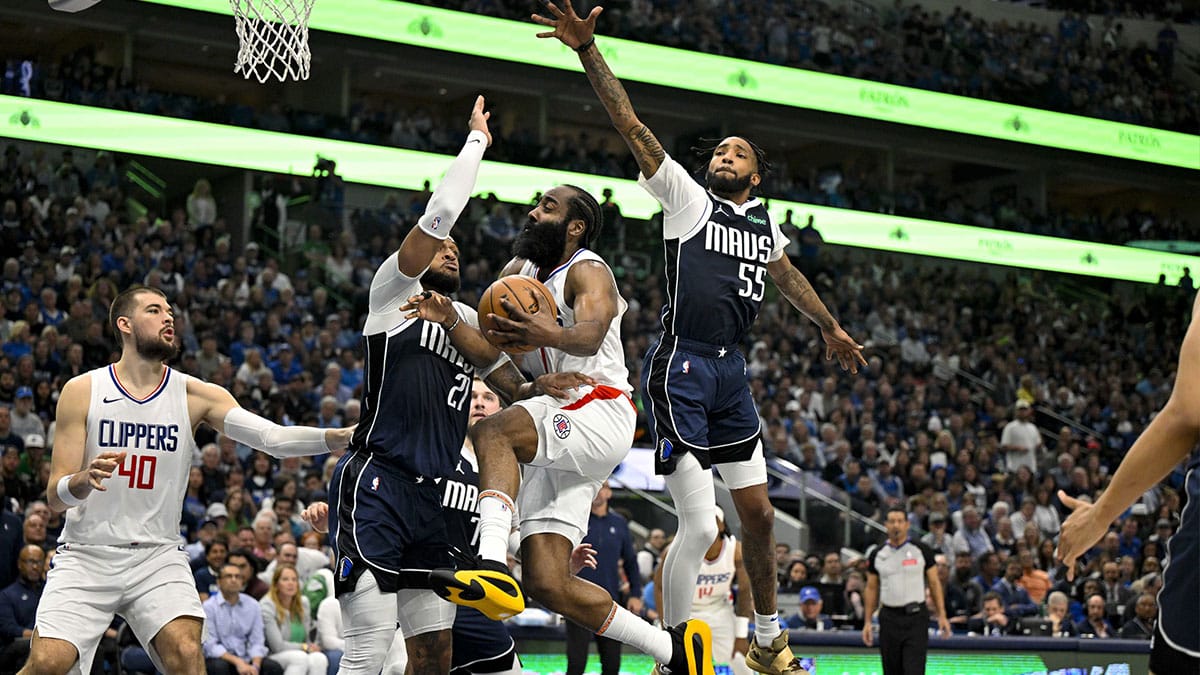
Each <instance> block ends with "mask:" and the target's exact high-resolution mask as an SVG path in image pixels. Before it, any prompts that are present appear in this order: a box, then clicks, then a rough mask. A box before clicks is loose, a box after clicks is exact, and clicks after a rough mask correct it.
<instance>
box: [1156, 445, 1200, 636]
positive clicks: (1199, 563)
mask: <svg viewBox="0 0 1200 675" xmlns="http://www.w3.org/2000/svg"><path fill="white" fill-rule="evenodd" d="M1183 491H1184V493H1185V494H1186V495H1187V504H1185V505H1184V507H1183V513H1182V514H1180V523H1179V530H1178V531H1176V532H1175V534H1174V535H1173V536H1172V537H1171V540H1170V541H1169V542H1167V552H1168V554H1169V555H1168V559H1167V560H1168V562H1167V567H1166V569H1164V570H1163V589H1162V592H1161V593H1159V594H1158V608H1159V629H1160V630H1161V631H1162V634H1163V636H1164V637H1166V639H1167V644H1169V645H1171V646H1172V647H1174V648H1175V649H1177V650H1180V651H1182V652H1184V653H1186V654H1188V655H1189V656H1194V657H1200V628H1197V626H1196V615H1197V611H1198V610H1200V574H1197V570H1198V569H1200V450H1194V451H1192V455H1191V457H1189V458H1188V465H1187V473H1186V474H1185V478H1184V483H1183Z"/></svg>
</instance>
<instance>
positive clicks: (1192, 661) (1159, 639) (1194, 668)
mask: <svg viewBox="0 0 1200 675" xmlns="http://www.w3.org/2000/svg"><path fill="white" fill-rule="evenodd" d="M1193 621H1194V619H1193ZM1185 630H1192V631H1195V630H1197V628H1196V624H1195V623H1192V624H1191V626H1190V627H1189V628H1186V629H1185ZM1150 672H1151V673H1154V675H1169V674H1170V673H1200V657H1197V656H1194V655H1192V654H1189V653H1187V652H1185V651H1183V650H1182V649H1179V648H1178V647H1176V646H1174V645H1172V644H1171V643H1169V642H1167V640H1166V638H1165V637H1164V636H1163V630H1162V618H1161V616H1160V618H1159V622H1158V624H1157V625H1155V627H1154V637H1153V639H1152V640H1151V641H1150Z"/></svg>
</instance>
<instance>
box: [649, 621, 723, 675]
mask: <svg viewBox="0 0 1200 675" xmlns="http://www.w3.org/2000/svg"><path fill="white" fill-rule="evenodd" d="M667 632H668V633H670V634H671V662H670V663H668V664H666V665H656V666H655V667H654V674H655V675H715V673H714V671H713V653H712V629H710V628H709V627H708V624H706V623H704V622H703V621H701V620H700V619H688V620H687V621H684V622H683V623H681V624H679V625H678V626H675V627H674V628H668V629H667Z"/></svg>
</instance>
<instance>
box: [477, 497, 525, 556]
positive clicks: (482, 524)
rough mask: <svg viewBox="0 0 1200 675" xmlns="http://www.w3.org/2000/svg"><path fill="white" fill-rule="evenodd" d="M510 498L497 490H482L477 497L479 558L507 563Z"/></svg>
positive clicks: (510, 527)
mask: <svg viewBox="0 0 1200 675" xmlns="http://www.w3.org/2000/svg"><path fill="white" fill-rule="evenodd" d="M516 510H517V509H516V507H514V506H513V500H512V497H509V496H508V495H506V494H504V493H503V492H500V491H499V490H484V491H483V492H482V493H480V495H479V557H481V558H483V559H484V560H494V561H496V562H502V563H507V562H508V533H509V532H511V531H512V521H513V513H515V512H516Z"/></svg>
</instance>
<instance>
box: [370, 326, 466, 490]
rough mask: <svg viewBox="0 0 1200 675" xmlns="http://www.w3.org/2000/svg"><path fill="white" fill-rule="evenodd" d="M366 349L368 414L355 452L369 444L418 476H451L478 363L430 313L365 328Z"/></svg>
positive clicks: (382, 458)
mask: <svg viewBox="0 0 1200 675" xmlns="http://www.w3.org/2000/svg"><path fill="white" fill-rule="evenodd" d="M363 349H364V353H365V355H366V356H365V362H364V366H363V371H364V375H365V376H364V378H363V396H362V419H361V420H360V421H359V423H358V428H356V429H355V431H354V438H353V439H352V440H351V441H350V452H354V451H355V450H360V449H366V450H367V451H369V452H370V453H371V454H372V455H373V456H374V457H376V458H377V459H378V460H379V461H382V462H384V463H385V464H387V465H390V466H392V467H394V468H398V469H400V470H402V471H404V472H407V473H409V474H412V475H414V476H423V477H426V478H443V477H446V476H449V475H450V474H451V473H452V472H453V471H454V467H455V464H456V463H457V461H458V458H459V454H458V453H459V448H461V447H462V444H463V439H464V438H465V437H466V432H467V418H468V412H467V408H468V403H469V402H470V400H471V380H472V377H473V374H474V372H475V371H474V368H473V367H472V366H471V364H470V363H469V362H468V361H467V360H466V359H465V358H464V357H463V356H462V355H461V354H459V353H458V350H457V349H455V348H454V346H453V345H451V344H450V337H449V336H448V335H446V331H445V330H444V329H443V328H442V327H441V325H439V324H437V323H434V322H430V321H425V320H424V319H411V320H407V321H405V322H403V323H401V324H400V325H398V326H396V327H395V328H394V329H392V330H390V331H386V332H380V333H374V334H371V335H364V336H363Z"/></svg>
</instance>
